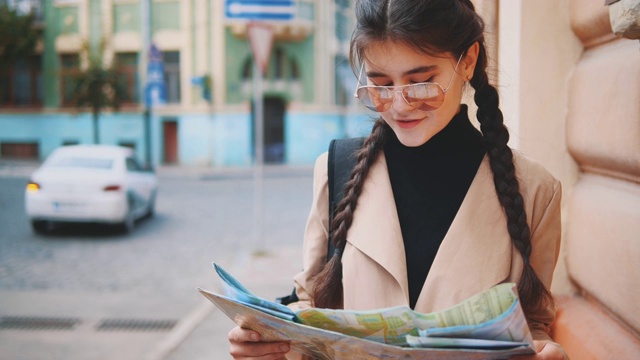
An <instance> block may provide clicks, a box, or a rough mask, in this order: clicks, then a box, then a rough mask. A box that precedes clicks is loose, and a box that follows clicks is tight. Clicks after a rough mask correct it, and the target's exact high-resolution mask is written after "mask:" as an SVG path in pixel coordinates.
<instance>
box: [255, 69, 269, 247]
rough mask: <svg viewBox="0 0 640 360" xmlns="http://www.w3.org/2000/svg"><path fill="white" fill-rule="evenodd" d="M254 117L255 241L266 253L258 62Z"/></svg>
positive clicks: (262, 126)
mask: <svg viewBox="0 0 640 360" xmlns="http://www.w3.org/2000/svg"><path fill="white" fill-rule="evenodd" d="M253 86H254V88H253V89H254V90H253V116H254V138H255V139H254V144H255V145H254V148H255V161H254V167H253V169H254V172H253V181H254V189H255V190H254V204H253V214H254V216H253V218H254V221H255V224H254V227H253V229H254V239H255V244H256V249H257V251H259V252H260V251H264V249H266V247H265V246H264V245H265V244H264V234H263V229H264V219H263V217H264V204H263V199H264V135H263V134H264V111H263V108H264V96H263V93H264V89H263V85H262V70H261V69H260V67H259V66H258V64H257V62H254V66H253Z"/></svg>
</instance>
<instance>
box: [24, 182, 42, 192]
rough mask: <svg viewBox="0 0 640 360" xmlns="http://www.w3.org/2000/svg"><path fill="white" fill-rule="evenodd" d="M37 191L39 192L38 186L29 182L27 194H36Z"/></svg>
mask: <svg viewBox="0 0 640 360" xmlns="http://www.w3.org/2000/svg"><path fill="white" fill-rule="evenodd" d="M39 190H40V184H38V183H36V182H33V181H30V182H29V183H28V184H27V192H30V193H36V192H38V191H39Z"/></svg>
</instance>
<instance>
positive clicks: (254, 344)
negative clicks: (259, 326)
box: [227, 326, 291, 360]
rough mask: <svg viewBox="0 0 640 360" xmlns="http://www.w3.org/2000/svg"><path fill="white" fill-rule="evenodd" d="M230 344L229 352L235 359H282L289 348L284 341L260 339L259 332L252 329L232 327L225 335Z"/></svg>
mask: <svg viewBox="0 0 640 360" xmlns="http://www.w3.org/2000/svg"><path fill="white" fill-rule="evenodd" d="M227 337H228V338H229V342H230V343H231V346H230V347H229V353H230V354H231V356H232V357H233V358H234V359H236V360H240V359H252V360H283V359H285V357H284V355H285V354H286V353H287V352H289V349H290V348H291V347H290V346H289V343H288V342H286V341H278V342H264V341H260V334H259V333H258V332H256V331H253V330H247V329H243V328H241V327H239V326H236V327H234V328H233V329H231V331H229V334H228V335H227Z"/></svg>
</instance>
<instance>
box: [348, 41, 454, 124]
mask: <svg viewBox="0 0 640 360" xmlns="http://www.w3.org/2000/svg"><path fill="white" fill-rule="evenodd" d="M462 55H464V54H461V55H460V58H458V62H457V63H456V67H455V68H454V69H453V74H451V78H450V79H449V84H447V87H446V88H445V89H443V88H442V86H440V84H438V83H434V82H423V83H417V84H409V85H400V86H377V85H362V86H358V87H357V88H356V91H355V92H354V93H353V96H355V97H356V98H358V99H360V101H361V102H362V104H363V105H364V106H366V107H367V108H368V109H369V110H373V111H376V112H385V111H389V109H391V105H392V104H393V100H394V99H395V95H394V94H395V93H400V94H401V95H402V98H403V99H404V101H405V102H406V103H407V104H408V105H409V106H411V107H412V108H413V109H415V110H421V111H433V110H436V109H437V108H439V107H440V106H442V104H443V103H444V94H445V93H446V92H447V91H448V90H449V87H450V86H451V81H452V80H453V76H454V75H455V74H456V72H457V71H458V65H460V60H462ZM363 69H364V64H363V65H362V66H361V67H360V74H359V75H358V84H362V83H361V82H360V79H361V78H362V71H363Z"/></svg>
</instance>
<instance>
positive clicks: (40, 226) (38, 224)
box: [31, 220, 49, 234]
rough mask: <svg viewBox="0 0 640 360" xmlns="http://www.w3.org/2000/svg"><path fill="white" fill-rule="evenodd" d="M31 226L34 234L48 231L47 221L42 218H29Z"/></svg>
mask: <svg viewBox="0 0 640 360" xmlns="http://www.w3.org/2000/svg"><path fill="white" fill-rule="evenodd" d="M31 228H33V231H34V232H35V233H36V234H46V233H48V232H49V223H47V222H46V221H44V220H31Z"/></svg>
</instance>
